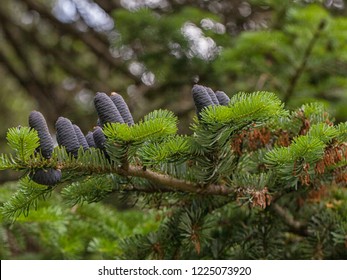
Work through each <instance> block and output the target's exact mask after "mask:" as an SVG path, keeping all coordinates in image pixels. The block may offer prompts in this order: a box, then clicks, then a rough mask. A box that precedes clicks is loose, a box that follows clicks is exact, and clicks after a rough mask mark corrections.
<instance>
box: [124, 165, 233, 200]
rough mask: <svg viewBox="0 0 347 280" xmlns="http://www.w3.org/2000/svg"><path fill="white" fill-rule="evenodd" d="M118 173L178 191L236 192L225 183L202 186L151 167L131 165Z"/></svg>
mask: <svg viewBox="0 0 347 280" xmlns="http://www.w3.org/2000/svg"><path fill="white" fill-rule="evenodd" d="M118 174H120V175H123V176H134V177H140V178H144V179H148V180H150V181H152V182H154V183H157V184H161V185H164V186H167V187H169V188H171V189H173V190H176V191H183V192H189V193H198V194H210V195H224V196H228V195H231V194H233V193H235V189H232V188H228V187H227V186H224V185H214V184H211V185H207V186H202V185H200V184H196V183H193V182H189V181H186V180H181V179H177V178H174V177H171V176H169V175H166V174H161V173H158V172H154V171H152V170H150V169H146V168H142V167H141V166H134V165H130V166H129V168H128V170H122V169H118Z"/></svg>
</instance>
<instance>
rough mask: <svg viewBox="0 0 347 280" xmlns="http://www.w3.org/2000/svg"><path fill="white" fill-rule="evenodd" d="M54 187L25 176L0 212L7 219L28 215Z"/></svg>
mask: <svg viewBox="0 0 347 280" xmlns="http://www.w3.org/2000/svg"><path fill="white" fill-rule="evenodd" d="M51 191H52V188H50V187H47V186H43V185H39V184H36V183H35V182H33V181H31V180H30V179H29V178H28V177H24V178H23V179H22V180H21V181H20V188H19V190H18V191H17V192H16V193H15V194H14V195H13V196H12V198H11V199H10V200H9V201H7V202H5V203H4V204H3V205H2V206H1V208H0V212H1V214H2V215H3V216H4V218H5V219H7V220H12V221H14V220H15V219H16V218H18V217H19V216H20V215H21V214H24V216H27V215H28V213H29V211H30V209H31V208H34V209H36V208H37V204H38V201H39V200H42V199H45V198H46V196H47V195H48V194H50V193H51Z"/></svg>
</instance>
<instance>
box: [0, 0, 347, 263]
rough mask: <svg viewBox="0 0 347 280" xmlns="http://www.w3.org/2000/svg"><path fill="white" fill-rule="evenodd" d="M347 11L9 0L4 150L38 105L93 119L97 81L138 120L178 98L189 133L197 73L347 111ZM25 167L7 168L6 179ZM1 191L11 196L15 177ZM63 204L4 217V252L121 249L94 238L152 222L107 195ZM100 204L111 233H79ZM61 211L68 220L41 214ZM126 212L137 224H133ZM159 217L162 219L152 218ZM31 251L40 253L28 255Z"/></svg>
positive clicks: (4, 16)
mask: <svg viewBox="0 0 347 280" xmlns="http://www.w3.org/2000/svg"><path fill="white" fill-rule="evenodd" d="M346 15H347V9H346V7H345V4H344V1H342V0H325V1H324V0H321V1H318V0H317V1H304V0H301V1H289V0H286V1H277V0H249V1H241V0H232V1H227V0H213V1H204V0H198V1H190V0H181V1H175V0H162V1H160V0H158V1H135V0H132V1H118V0H110V1H106V0H38V1H36V0H3V1H1V7H0V81H1V91H0V124H1V125H0V152H4V151H6V149H7V148H6V147H7V146H6V145H5V138H6V137H5V136H6V131H7V128H8V127H13V126H17V125H19V124H20V125H27V116H28V115H29V112H30V111H31V110H39V111H42V112H43V113H44V115H45V116H46V118H47V119H48V123H49V126H50V128H51V131H53V125H54V122H55V121H56V119H57V118H58V116H61V115H63V116H65V117H69V118H70V119H71V120H73V121H74V122H78V123H79V125H80V126H81V128H82V130H83V131H84V132H85V133H86V132H87V131H88V130H91V129H92V127H93V126H94V125H95V123H96V114H95V113H94V110H93V106H92V105H93V104H92V100H93V96H94V94H95V92H97V91H105V92H107V93H110V92H111V91H117V92H119V93H120V94H122V95H123V97H124V98H125V99H126V101H127V103H128V104H129V107H130V109H131V111H132V112H133V114H134V117H135V119H136V120H138V119H140V118H141V117H142V116H143V115H145V114H146V113H148V112H150V111H152V110H153V109H155V108H163V109H164V108H167V109H170V110H172V111H173V112H174V113H175V114H176V115H177V116H178V117H179V119H180V124H179V129H180V132H182V133H190V132H191V131H190V129H189V127H188V124H189V120H191V119H192V116H193V115H194V109H193V102H192V99H191V94H190V90H191V86H192V85H193V84H194V83H196V82H199V83H202V84H204V85H206V86H210V87H211V88H213V89H220V90H224V91H225V92H226V93H227V94H228V95H229V96H232V95H234V94H235V93H237V92H239V91H245V92H252V91H258V90H264V91H265V90H266V91H270V92H275V93H276V94H278V96H279V97H280V98H281V99H282V100H286V101H287V102H286V104H287V106H289V107H291V108H294V107H298V106H299V105H301V104H302V103H304V102H309V101H312V100H319V101H322V102H323V103H326V105H327V107H328V108H329V111H331V113H332V115H333V116H334V117H335V118H336V119H337V121H338V122H339V121H346V120H347V111H346V110H345V108H346V106H347V92H346V91H347V75H346V73H347V55H346V54H347V49H346V48H347V47H346V38H347V31H346V30H347V18H346ZM17 178H18V175H17V174H16V173H2V174H1V177H0V183H3V182H6V181H8V180H13V179H17ZM0 191H1V193H2V194H1V196H0V197H1V202H4V201H5V198H6V197H8V193H10V192H11V191H13V186H11V185H6V186H4V187H0ZM6 193H7V195H6ZM54 199H56V200H57V201H59V197H58V196H57V197H54ZM60 203H62V202H59V204H56V203H55V204H54V205H55V206H54V207H53V206H52V205H50V204H49V201H47V205H44V206H42V207H43V208H42V210H40V211H38V212H37V215H38V216H35V215H33V216H31V217H30V218H24V217H23V218H21V219H20V222H19V223H17V224H15V225H11V226H9V225H3V226H2V227H1V228H0V233H1V234H2V238H5V239H4V240H7V241H6V242H7V243H6V244H8V247H6V248H7V249H6V248H5V247H4V252H1V254H3V257H2V258H29V257H33V258H52V257H54V258H75V257H76V258H99V257H105V258H112V257H113V256H112V255H110V254H109V251H107V250H108V249H105V250H106V252H105V255H102V253H100V252H101V251H102V250H101V249H100V251H97V250H96V249H95V251H93V250H94V249H92V248H108V242H110V240H111V239H112V240H114V239H116V238H121V237H124V236H126V235H128V234H130V231H132V229H130V228H132V227H134V229H133V230H134V231H136V230H140V229H141V228H142V227H143V225H144V224H145V219H146V216H142V214H141V212H131V213H128V214H127V213H126V212H124V213H123V212H120V213H119V212H117V211H116V210H114V209H113V208H111V209H109V207H108V206H107V207H106V206H105V208H103V207H104V206H103V205H98V206H95V205H85V206H83V207H81V208H78V209H77V210H76V212H67V210H66V208H65V207H64V206H63V205H61V204H60ZM40 209H41V208H40ZM114 212H115V213H116V214H114ZM57 213H60V214H59V215H58V214H57ZM96 213H99V214H98V215H95V216H94V214H96ZM102 214H104V215H105V217H113V218H112V220H111V221H105V226H107V227H108V224H109V228H108V229H107V230H106V231H107V232H111V231H114V232H113V233H112V234H111V233H110V235H109V236H108V237H105V236H104V235H102V234H101V232H100V231H98V230H97V229H95V236H96V237H95V239H93V240H91V239H90V237H89V236H81V238H80V239H81V240H77V239H78V238H77V237H76V236H74V232H76V231H79V232H82V235H83V230H81V229H82V228H83V227H90V226H91V225H94V224H95V222H96V221H97V220H98V219H99V218H100V216H102ZM40 215H41V216H40ZM61 215H63V216H64V222H63V223H50V222H48V221H49V219H48V220H47V221H44V219H45V218H49V217H50V219H59V217H60V216H61ZM127 215H129V216H131V219H133V220H132V222H134V225H132V226H129V225H127V219H128V220H129V218H128V217H129V216H127ZM146 215H147V214H146ZM65 217H67V218H66V221H65ZM76 217H78V219H76ZM152 218H153V217H152ZM30 219H33V220H30ZM105 219H106V218H105ZM113 219H114V220H113ZM116 219H117V220H119V221H122V222H124V227H126V228H127V230H120V229H114V228H115V227H117V226H120V225H117V223H116V221H115V220H116ZM131 219H130V220H131ZM76 220H78V222H77V223H75V222H74V221H76ZM69 221H70V222H69ZM66 223H68V225H69V227H67V224H66ZM55 225H56V226H57V228H55ZM153 227H155V222H153V224H152V225H150V226H148V228H151V229H153ZM70 230H71V232H70ZM143 230H146V227H144V229H143ZM44 231H50V234H53V236H55V237H54V240H55V241H54V242H53V243H54V244H53V243H52V244H50V245H48V243H49V242H48V241H47V240H46V241H45V240H44V235H42V236H40V235H39V233H40V232H44ZM23 233H24V234H23ZM132 233H133V232H132ZM33 236H34V237H33ZM32 238H34V241H33V242H31V241H32ZM66 238H68V239H66ZM66 240H71V241H72V240H73V242H71V243H67V242H66ZM64 242H65V243H64ZM31 243H32V244H35V246H34V247H35V248H29V247H28V244H31ZM11 244H12V245H11ZM46 246H47V247H46ZM69 246H70V247H69ZM67 247H69V248H67ZM74 247H75V248H74ZM45 248H46V249H45ZM48 248H49V249H48ZM64 248H66V249H64ZM64 250H66V251H64ZM74 250H76V251H74ZM78 250H79V251H78ZM25 251H27V252H29V253H30V252H33V254H34V255H33V256H29V255H22V253H24V252H25ZM95 252H96V253H95Z"/></svg>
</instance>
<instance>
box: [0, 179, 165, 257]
mask: <svg viewBox="0 0 347 280" xmlns="http://www.w3.org/2000/svg"><path fill="white" fill-rule="evenodd" d="M15 191H16V185H15V184H12V183H7V184H5V185H3V186H2V187H1V188H0V198H1V200H0V203H1V204H2V203H4V202H6V201H8V200H9V199H10V197H11V196H12V195H13V194H14V193H15ZM37 207H38V208H39V210H38V211H31V212H30V215H29V216H26V215H24V213H23V214H21V215H20V216H19V217H18V218H17V220H16V223H14V224H9V223H8V222H5V221H4V219H3V217H0V221H1V222H2V225H1V226H0V238H1V240H2V244H3V245H2V246H1V247H0V258H1V259H115V258H119V256H120V255H122V254H124V252H123V251H122V249H121V247H120V244H121V242H122V240H123V239H124V238H125V237H129V236H132V235H134V234H147V233H149V232H151V231H153V230H156V229H157V228H158V223H159V222H160V219H161V217H160V213H158V212H157V211H156V212H154V211H152V210H143V211H142V210H141V209H133V210H127V211H121V210H115V209H114V207H112V205H110V204H107V203H106V204H104V205H100V204H85V205H78V206H73V207H70V208H69V207H67V204H66V202H64V201H63V200H62V199H61V196H60V195H58V194H57V193H52V195H51V196H50V197H49V198H48V199H46V200H45V201H44V202H42V203H40V204H39V205H38V206H37Z"/></svg>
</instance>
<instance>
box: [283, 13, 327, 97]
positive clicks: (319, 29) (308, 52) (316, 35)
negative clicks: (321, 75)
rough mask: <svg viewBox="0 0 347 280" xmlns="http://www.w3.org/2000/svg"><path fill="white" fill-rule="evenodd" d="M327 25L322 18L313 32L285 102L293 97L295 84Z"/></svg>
mask: <svg viewBox="0 0 347 280" xmlns="http://www.w3.org/2000/svg"><path fill="white" fill-rule="evenodd" d="M325 25H326V22H325V20H321V22H320V23H319V25H318V27H317V29H316V31H315V33H314V34H313V37H312V39H311V41H310V42H309V44H308V46H307V48H306V50H305V53H304V56H303V58H302V61H301V63H300V65H299V66H298V68H297V69H296V71H295V73H294V75H293V76H292V77H291V79H290V80H289V86H288V89H287V91H286V93H285V95H284V98H283V102H285V103H287V102H288V101H289V100H290V98H291V97H292V95H293V93H294V89H295V86H296V84H297V83H298V80H299V78H300V77H301V75H302V74H303V73H304V70H305V68H306V65H307V62H308V59H309V57H310V55H311V53H312V50H313V47H314V45H315V44H316V42H317V40H318V38H319V36H320V34H321V32H322V30H323V28H324V27H325Z"/></svg>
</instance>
